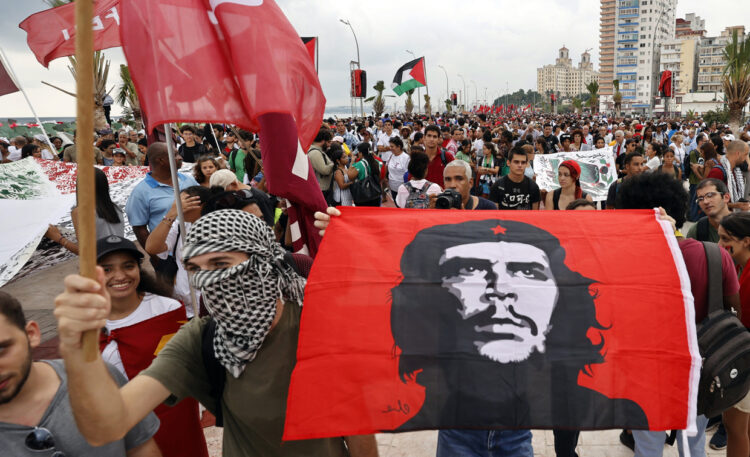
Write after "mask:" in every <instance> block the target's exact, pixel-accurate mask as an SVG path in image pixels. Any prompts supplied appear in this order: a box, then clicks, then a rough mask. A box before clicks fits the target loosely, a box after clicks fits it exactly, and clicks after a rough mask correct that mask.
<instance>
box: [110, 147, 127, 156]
mask: <svg viewBox="0 0 750 457" xmlns="http://www.w3.org/2000/svg"><path fill="white" fill-rule="evenodd" d="M112 154H113V155H114V154H122V155H125V150H124V149H120V148H115V149H114V150H112Z"/></svg>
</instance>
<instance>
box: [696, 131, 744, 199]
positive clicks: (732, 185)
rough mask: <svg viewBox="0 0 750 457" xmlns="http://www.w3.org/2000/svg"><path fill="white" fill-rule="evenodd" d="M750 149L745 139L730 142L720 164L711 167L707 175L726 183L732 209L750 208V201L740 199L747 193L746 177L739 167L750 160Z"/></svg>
mask: <svg viewBox="0 0 750 457" xmlns="http://www.w3.org/2000/svg"><path fill="white" fill-rule="evenodd" d="M714 146H715V144H714ZM749 149H750V146H748V144H747V143H745V142H743V141H739V140H737V141H731V142H729V143H728V145H727V146H726V154H725V155H724V157H721V159H720V160H719V164H718V165H716V166H714V167H713V168H711V171H709V172H708V174H707V175H706V177H707V178H716V179H719V180H721V181H722V182H723V183H724V184H726V186H727V189H729V195H730V203H729V208H730V209H735V208H736V209H741V210H744V211H748V210H750V203H747V202H740V201H739V200H740V199H742V198H743V197H744V193H745V179H744V177H743V176H742V171H741V170H740V168H739V167H740V165H741V164H742V163H745V162H746V161H747V160H748V150H749ZM717 153H719V151H718V150H717Z"/></svg>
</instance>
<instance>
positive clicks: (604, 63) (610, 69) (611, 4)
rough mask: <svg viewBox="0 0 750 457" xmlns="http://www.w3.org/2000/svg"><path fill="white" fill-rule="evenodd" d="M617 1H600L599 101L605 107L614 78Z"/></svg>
mask: <svg viewBox="0 0 750 457" xmlns="http://www.w3.org/2000/svg"><path fill="white" fill-rule="evenodd" d="M616 8H617V0H601V8H600V11H599V15H600V23H599V100H600V101H601V105H602V106H604V107H606V106H607V105H608V104H611V102H612V93H613V89H612V80H613V79H614V76H615V16H616V14H615V9H616Z"/></svg>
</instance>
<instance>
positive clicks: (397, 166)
mask: <svg viewBox="0 0 750 457" xmlns="http://www.w3.org/2000/svg"><path fill="white" fill-rule="evenodd" d="M388 143H389V147H390V152H389V154H388V158H387V159H385V158H384V159H383V160H384V161H385V163H386V177H387V179H386V181H385V184H386V185H387V188H388V190H389V191H390V192H391V197H393V198H394V199H395V198H396V194H397V193H398V188H399V187H400V186H401V185H402V184H403V183H404V174H405V173H406V171H407V168H408V167H409V160H410V157H409V154H406V153H405V152H404V142H403V140H402V139H401V138H400V137H398V136H394V137H392V138H391V139H390V140H388Z"/></svg>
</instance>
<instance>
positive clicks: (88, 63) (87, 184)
mask: <svg viewBox="0 0 750 457" xmlns="http://www.w3.org/2000/svg"><path fill="white" fill-rule="evenodd" d="M75 4H76V83H77V89H76V99H77V100H76V101H77V106H76V130H77V135H76V148H77V149H76V151H77V155H78V190H77V197H78V221H77V222H78V247H79V255H78V260H79V273H80V274H81V276H84V277H86V278H91V279H96V223H95V219H94V217H95V205H96V195H95V188H94V30H93V24H92V16H93V10H94V2H93V1H90V0H79V1H77V2H75ZM98 340H99V332H98V331H97V330H89V331H87V332H86V333H84V334H83V353H84V357H85V360H86V361H87V362H91V361H94V360H96V358H97V357H98V356H99V341H98Z"/></svg>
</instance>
